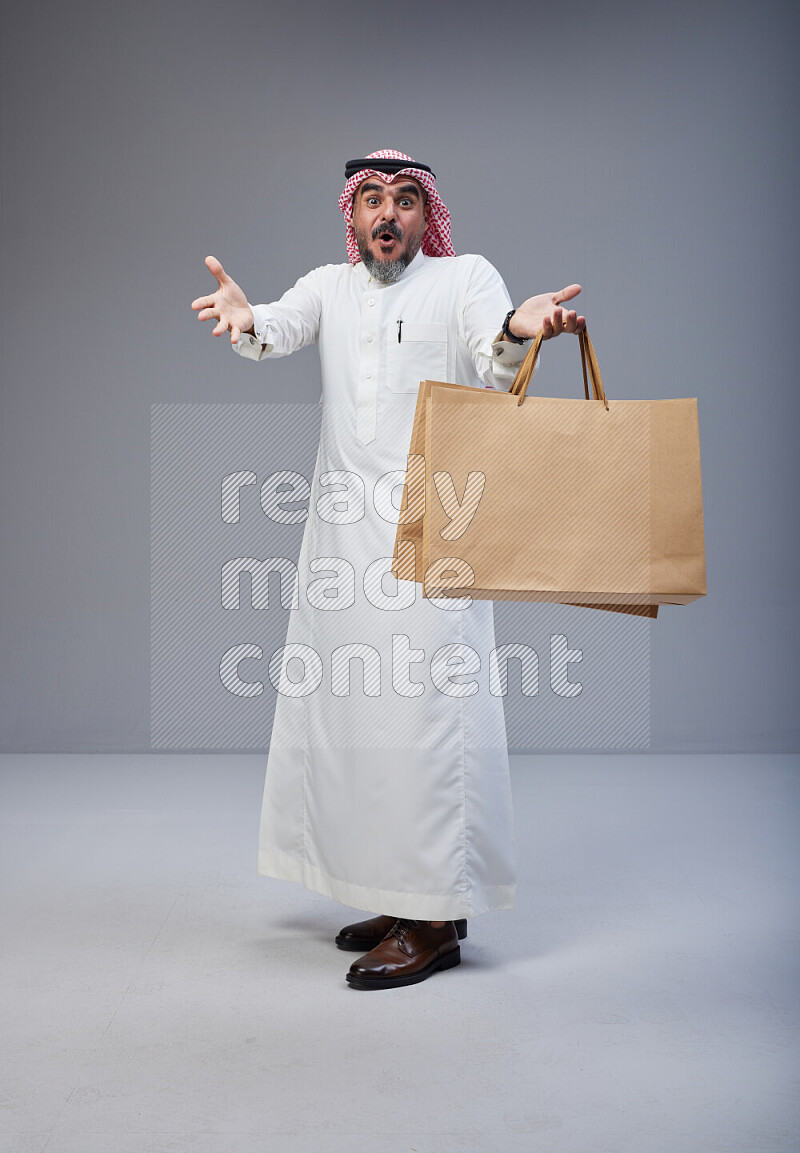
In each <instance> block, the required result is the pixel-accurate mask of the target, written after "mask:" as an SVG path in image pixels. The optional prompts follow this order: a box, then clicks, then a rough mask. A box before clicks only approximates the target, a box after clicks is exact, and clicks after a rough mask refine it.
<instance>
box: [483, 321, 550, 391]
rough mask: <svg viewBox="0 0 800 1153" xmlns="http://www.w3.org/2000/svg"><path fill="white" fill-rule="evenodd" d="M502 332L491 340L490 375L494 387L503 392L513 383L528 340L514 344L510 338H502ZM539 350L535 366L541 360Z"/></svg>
mask: <svg viewBox="0 0 800 1153" xmlns="http://www.w3.org/2000/svg"><path fill="white" fill-rule="evenodd" d="M501 336H502V333H498V335H497V337H496V338H495V340H494V341H493V342H492V346H491V347H492V377H493V379H494V386H491V385H490V387H494V388H498V389H501V390H503V391H505V392H508V390H509V389H510V388H511V385H512V384H513V383H514V377H515V376H516V375H517V370H518V368H519V366H520V365H521V364H522V362H523V360H524V359H525V357H526V355H527V353H528V342H527V341H526V342H525V344H514V343H513V342H512V341H510V340H502V339H501ZM541 357H542V354H541V351H540V352H539V359H538V360H537V362H536V367H537V368H538V367H539V363H540V361H541Z"/></svg>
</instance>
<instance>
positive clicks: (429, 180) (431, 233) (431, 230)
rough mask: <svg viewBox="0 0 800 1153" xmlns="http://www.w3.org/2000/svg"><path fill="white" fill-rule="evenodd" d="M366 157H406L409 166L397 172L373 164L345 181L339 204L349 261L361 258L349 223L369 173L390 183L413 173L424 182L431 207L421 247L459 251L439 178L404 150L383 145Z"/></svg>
mask: <svg viewBox="0 0 800 1153" xmlns="http://www.w3.org/2000/svg"><path fill="white" fill-rule="evenodd" d="M364 159H365V160H407V161H408V168H401V169H400V171H399V172H397V173H395V174H394V175H391V174H390V173H387V172H377V171H375V170H374V169H372V168H362V169H361V171H360V172H355V173H354V174H353V175H352V176H351V177H350V179H349V180H348V181H347V183H346V184H345V186H344V192H343V193H342V195H341V196H340V197H339V207H340V208H341V210H342V213H343V215H344V218H345V220H346V221H347V256H348V258H349V260H350V263H351V264H358V263H359V261H360V260H361V254H360V252H359V251H358V241H357V240H356V233H355V229H354V228H353V226H352V224H351V223H350V216H352V213H353V194H354V193H355V190H356V189H357V188H358V186H359V184H363V182H364V181H365V180H366V179H367V178H368V177H369V176H378V177H379V178H380V179H381V180H384V181H386V183H387V184H391V183H392V181H393V180H397V178H398V177H403V176H411V177H412V178H413V179H414V180H416V181H417V183H418V184H421V185H422V187H423V188H424V189H425V191H426V192H427V193H428V207H429V208H430V213H429V216H428V224H427V227H426V228H425V234H424V235H423V237H422V251H423V252H424V254H425V255H426V256H455V254H456V252H455V249H454V248H453V242H452V240H451V239H450V213H449V212H448V211H447V208H446V207H445V204H444V201H443V200H442V198H441V196H440V195H439V193H438V192H437V191H436V180H435V179H434V177H433V176H432V175H431V173H430V172H423V171H422V170H421V169H420V168H415V167H414V161H413V160H412V158H411V157H410V156H406V154H405V152H396V151H395V150H394V149H393V148H381V149H380V151H378V152H370V153H369V154H368V155H367V156H365V157H364Z"/></svg>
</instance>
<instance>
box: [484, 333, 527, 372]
mask: <svg viewBox="0 0 800 1153" xmlns="http://www.w3.org/2000/svg"><path fill="white" fill-rule="evenodd" d="M502 337H503V334H502V333H498V335H497V336H496V337H495V338H494V341H493V343H492V360H494V361H497V362H498V363H499V364H505V365H509V366H510V365H512V364H514V365H516V366H517V367H518V366H519V365H520V364H522V362H523V360H524V359H525V356H526V354H527V352H528V342H527V341H525V343H524V344H514V343H513V341H510V340H503V338H502Z"/></svg>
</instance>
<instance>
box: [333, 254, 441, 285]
mask: <svg viewBox="0 0 800 1153" xmlns="http://www.w3.org/2000/svg"><path fill="white" fill-rule="evenodd" d="M436 259H437V258H436V257H435V256H426V255H425V253H424V252H423V251H422V249H421V248H420V250H419V252H418V253H417V255H416V256H415V257H414V259H413V260H412V261H411V263H410V264H409V266H408V267H407V268H406V269H404V270H403V274H402V276H400V277H399V279H398V280H393V281H392V284H402V283H403V282H404V281H406V280H409V279H410V278H411V277H412V276H418V275H419V273H420V272H421V271H422V269H423V267H424V265H425V263H426V261H428V260H436ZM353 268H354V269H355V272H356V275H357V276H358V278H359V280H360V282H361V283H362V284H363V285H364V287H365V288H366V287H367V285H369V287H370V288H391V287H392V284H385V283H384V282H383V281H382V280H376V279H375V277H374V276H371V275H370V273H369V271H368V270H367V267H366V265H365V264H364V262H363V260H359V262H358V264H354V265H353Z"/></svg>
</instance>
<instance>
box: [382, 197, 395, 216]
mask: <svg viewBox="0 0 800 1153" xmlns="http://www.w3.org/2000/svg"><path fill="white" fill-rule="evenodd" d="M394 218H395V207H394V200H392V199H391V197H387V198H386V200H384V202H383V219H384V220H394Z"/></svg>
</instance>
